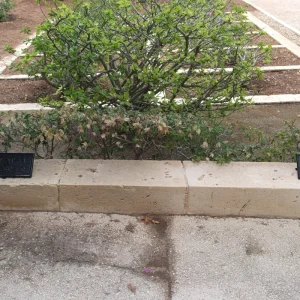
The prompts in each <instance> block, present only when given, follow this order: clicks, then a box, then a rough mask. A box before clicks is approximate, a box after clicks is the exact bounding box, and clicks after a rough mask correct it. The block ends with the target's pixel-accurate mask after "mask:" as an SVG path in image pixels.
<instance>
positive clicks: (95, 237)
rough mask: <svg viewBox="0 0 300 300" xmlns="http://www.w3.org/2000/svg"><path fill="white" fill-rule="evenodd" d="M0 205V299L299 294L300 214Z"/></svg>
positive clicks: (176, 299)
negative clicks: (141, 215)
mask: <svg viewBox="0 0 300 300" xmlns="http://www.w3.org/2000/svg"><path fill="white" fill-rule="evenodd" d="M152 218H153V219H152V220H154V221H156V223H157V224H155V223H153V222H151V219H150V221H149V222H148V224H145V223H144V222H142V221H141V220H139V219H138V218H136V217H133V216H125V215H104V214H75V213H17V212H0V236H1V239H0V290H1V296H0V299H1V300H12V299H14V300H41V299H43V300H53V299H57V300H85V299H88V300H94V299H99V300H100V299H101V300H102V299H103V300H108V299H109V300H110V299H121V300H127V299H138V300H146V299H147V300H148V299H150V300H152V299H153V300H171V299H172V300H185V299H189V300H233V299H234V300H238V299H243V300H252V299H253V300H254V299H255V300H257V299H259V300H285V299H287V300H298V299H300V276H299V275H300V221H299V220H284V219H278V220H270V219H268V220H266V219H250V218H245V219H243V218H236V219H233V218H228V219H217V218H206V217H195V216H176V217H162V216H160V217H152Z"/></svg>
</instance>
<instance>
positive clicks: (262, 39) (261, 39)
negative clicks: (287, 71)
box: [249, 34, 279, 46]
mask: <svg viewBox="0 0 300 300" xmlns="http://www.w3.org/2000/svg"><path fill="white" fill-rule="evenodd" d="M259 43H263V44H264V45H279V43H278V42H277V41H276V40H274V39H273V38H271V37H270V36H269V35H267V34H264V35H255V36H253V38H252V40H251V41H250V42H249V45H250V46H253V45H257V44H259Z"/></svg>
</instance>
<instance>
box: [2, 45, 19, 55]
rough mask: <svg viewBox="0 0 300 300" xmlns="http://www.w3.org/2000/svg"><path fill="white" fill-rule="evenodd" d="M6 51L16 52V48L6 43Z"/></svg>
mask: <svg viewBox="0 0 300 300" xmlns="http://www.w3.org/2000/svg"><path fill="white" fill-rule="evenodd" d="M4 51H6V52H8V53H9V54H15V52H16V50H15V49H14V48H13V47H12V46H11V45H9V44H5V45H4Z"/></svg>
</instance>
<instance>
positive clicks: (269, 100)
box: [0, 94, 300, 113]
mask: <svg viewBox="0 0 300 300" xmlns="http://www.w3.org/2000/svg"><path fill="white" fill-rule="evenodd" d="M246 98H247V99H249V100H252V102H253V104H257V105H260V104H284V103H299V102H300V94H282V95H259V96H247V97H246ZM52 109H53V108H51V107H47V106H42V105H40V104H38V103H18V104H0V113H8V112H13V113H21V112H26V113H29V112H32V113H34V112H39V111H50V110H52Z"/></svg>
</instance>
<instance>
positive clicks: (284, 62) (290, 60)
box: [258, 48, 300, 66]
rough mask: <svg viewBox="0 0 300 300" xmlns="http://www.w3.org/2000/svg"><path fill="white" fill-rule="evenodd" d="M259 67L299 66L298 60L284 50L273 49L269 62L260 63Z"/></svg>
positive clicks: (299, 61)
mask: <svg viewBox="0 0 300 300" xmlns="http://www.w3.org/2000/svg"><path fill="white" fill-rule="evenodd" d="M258 65H259V66H290V65H300V58H299V57H297V56H296V55H294V54H293V53H292V52H291V51H289V50H288V49H286V48H274V49H272V52H271V61H270V62H269V63H265V62H264V61H260V62H259V63H258Z"/></svg>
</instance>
